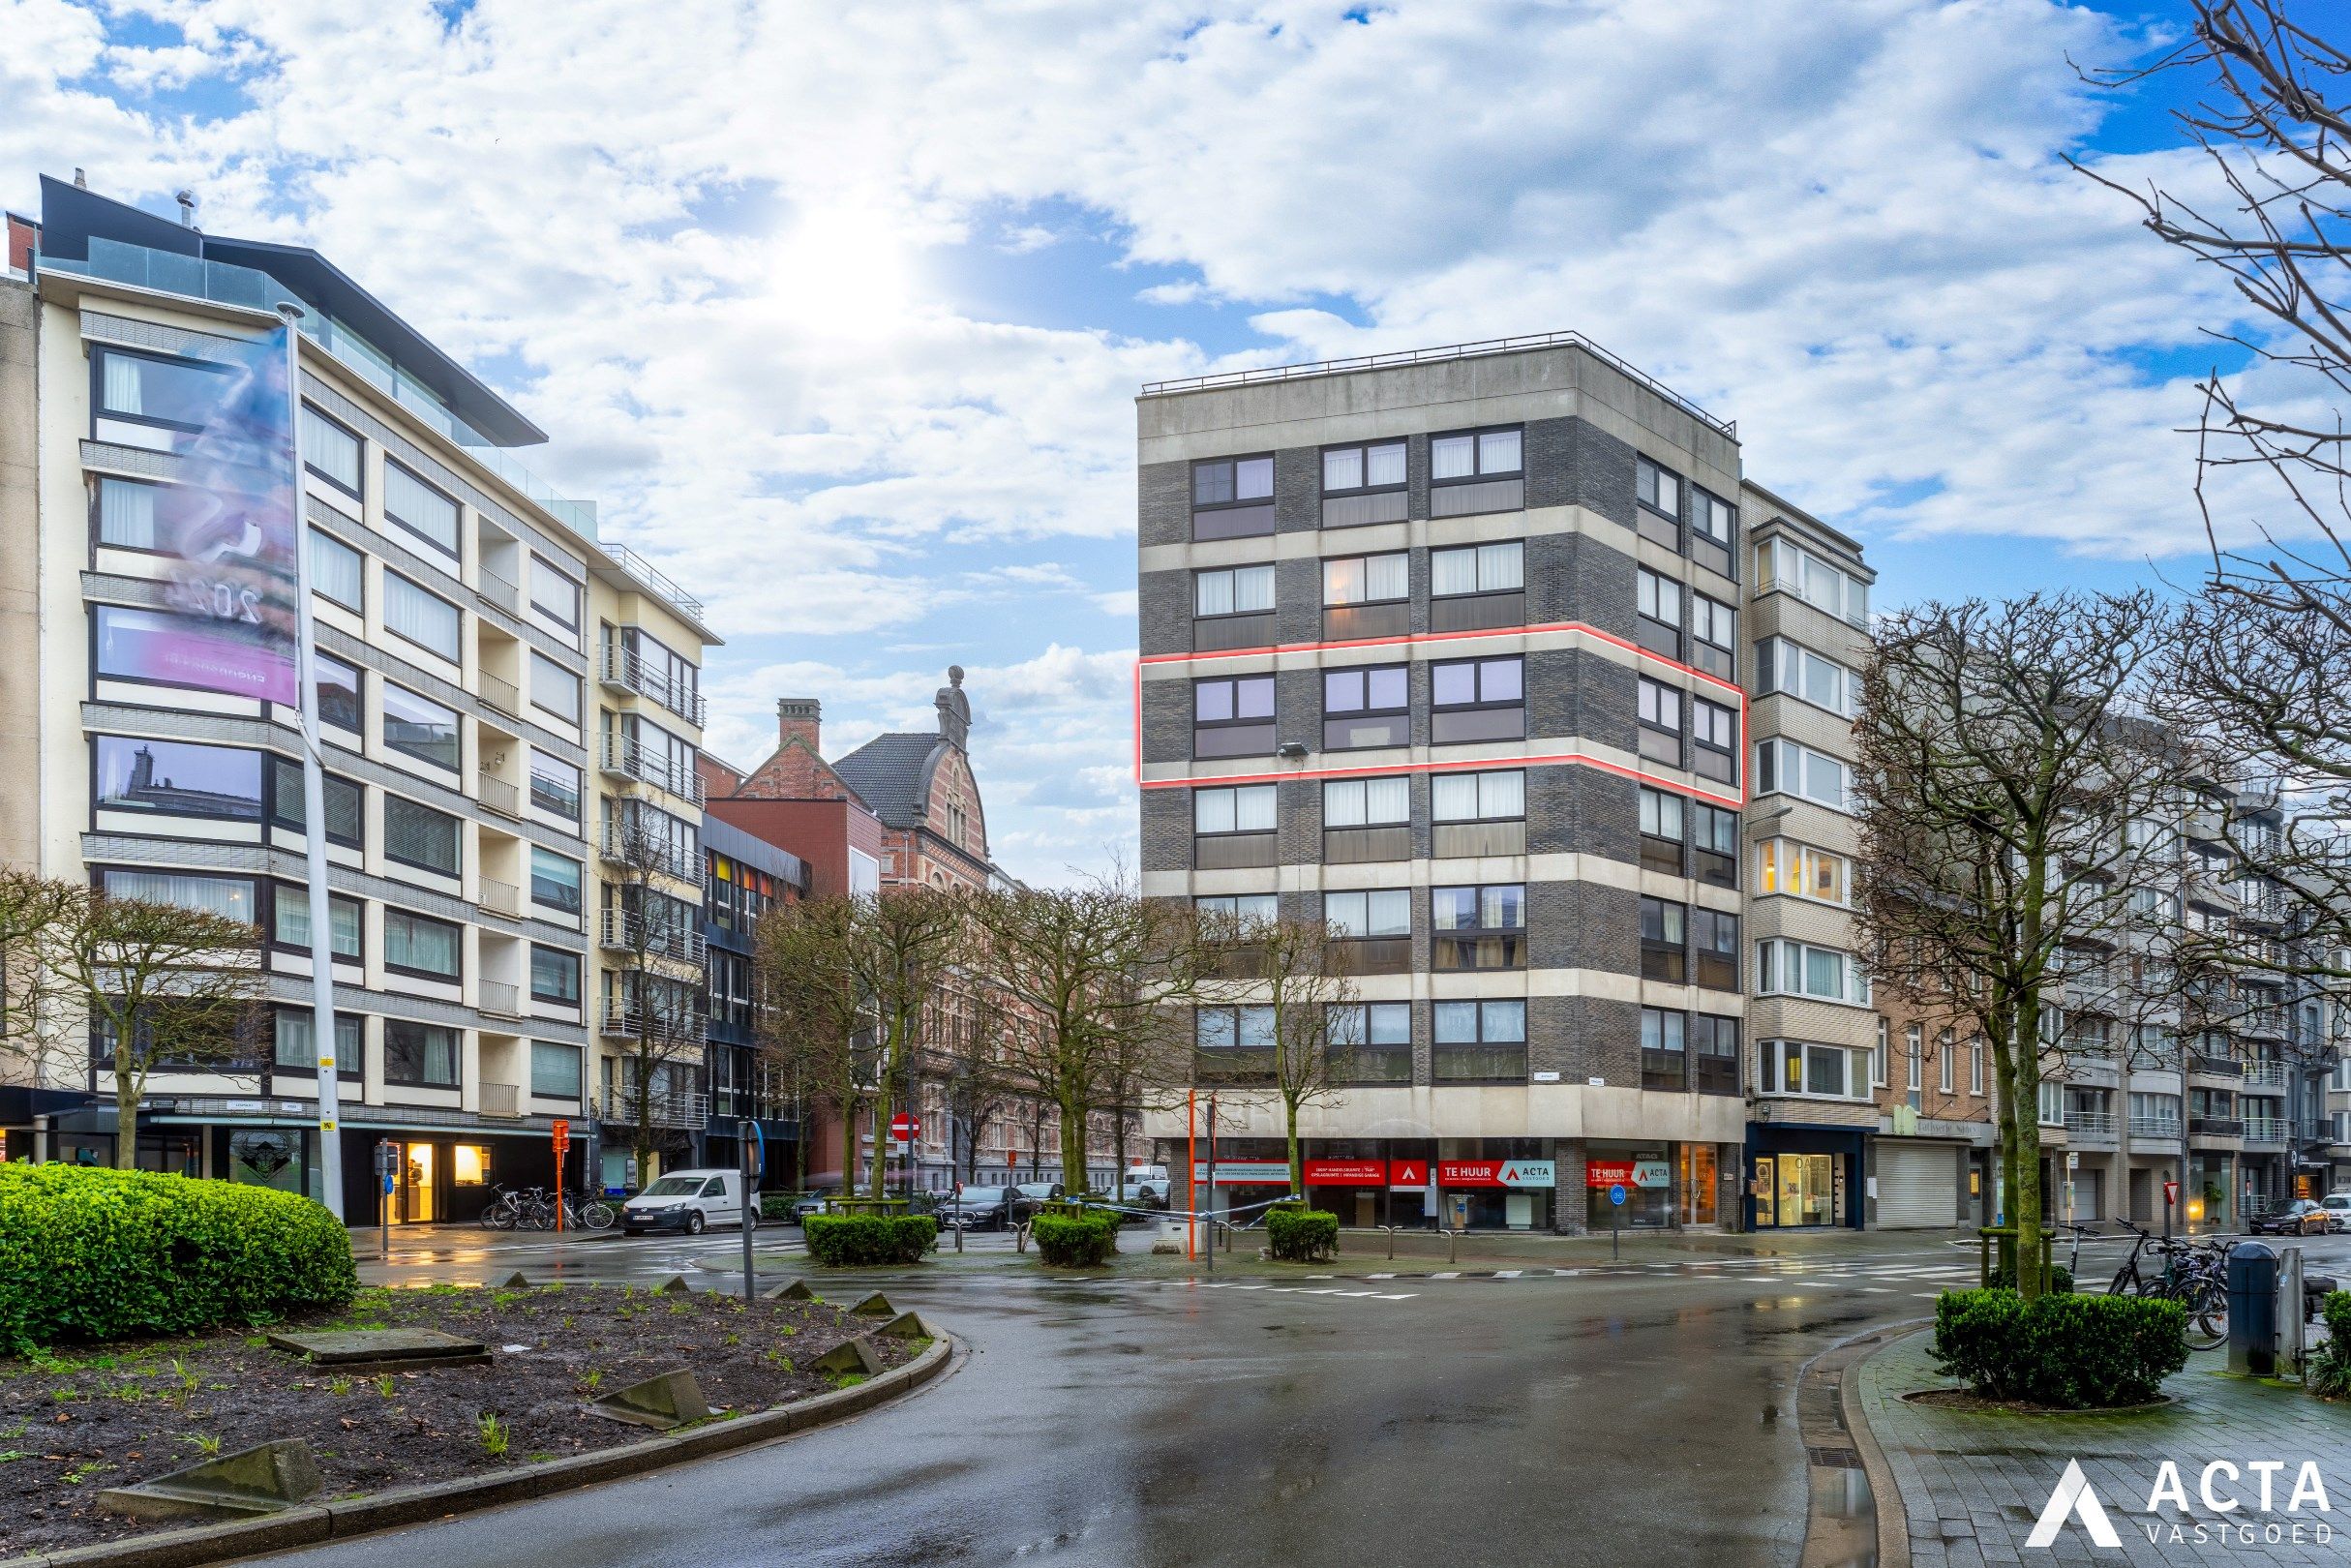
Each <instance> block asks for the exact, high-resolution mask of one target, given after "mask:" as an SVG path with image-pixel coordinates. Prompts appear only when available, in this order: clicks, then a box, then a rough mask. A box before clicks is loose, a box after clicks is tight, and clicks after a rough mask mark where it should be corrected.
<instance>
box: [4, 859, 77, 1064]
mask: <svg viewBox="0 0 2351 1568" xmlns="http://www.w3.org/2000/svg"><path fill="white" fill-rule="evenodd" d="M89 898H90V890H89V888H88V887H87V885H85V884H81V883H73V882H58V881H54V880H52V879H50V878H46V877H41V876H36V875H34V874H33V873H31V872H27V871H0V1055H5V1056H7V1057H9V1058H11V1059H13V1060H14V1061H15V1062H16V1063H17V1064H19V1066H20V1068H21V1070H22V1072H23V1074H24V1076H25V1078H26V1080H27V1081H28V1082H30V1083H31V1084H32V1085H33V1086H34V1087H36V1088H43V1087H61V1086H64V1085H66V1084H68V1083H74V1084H78V1083H79V1082H80V1081H81V1078H82V1073H83V1070H84V1068H85V1067H86V1065H87V1064H88V1062H89V1041H88V1028H89V1017H88V1010H87V1009H86V1008H85V1007H84V1006H83V1005H82V1003H81V1001H80V998H79V997H78V995H77V994H76V993H75V991H74V989H73V988H72V986H70V985H69V984H68V983H67V982H66V973H67V972H66V967H65V964H64V961H63V958H64V952H65V947H64V943H65V939H66V938H67V937H68V936H70V934H71V933H72V932H73V931H75V929H76V928H78V926H79V925H80V924H81V923H82V921H83V920H84V918H85V915H86V906H87V904H88V902H89Z"/></svg>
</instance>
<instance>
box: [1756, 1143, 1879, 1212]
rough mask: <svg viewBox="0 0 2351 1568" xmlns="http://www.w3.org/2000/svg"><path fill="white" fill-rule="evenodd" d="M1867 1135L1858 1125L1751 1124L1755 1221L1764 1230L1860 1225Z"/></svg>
mask: <svg viewBox="0 0 2351 1568" xmlns="http://www.w3.org/2000/svg"><path fill="white" fill-rule="evenodd" d="M1866 1136H1867V1134H1866V1133H1864V1132H1863V1131H1861V1130H1860V1129H1858V1128H1828V1127H1821V1128H1808V1127H1786V1126H1779V1125H1763V1124H1756V1125H1752V1126H1750V1127H1749V1129H1748V1131H1747V1137H1748V1143H1747V1191H1746V1204H1747V1209H1748V1217H1749V1222H1750V1223H1751V1224H1753V1225H1754V1227H1755V1228H1756V1229H1758V1230H1809V1229H1818V1228H1822V1227H1826V1226H1838V1225H1845V1226H1851V1227H1852V1228H1854V1229H1856V1230H1857V1229H1859V1228H1860V1227H1861V1225H1862V1223H1863V1220H1864V1214H1863V1209H1862V1193H1863V1191H1864V1189H1863V1186H1862V1181H1861V1174H1862V1157H1863V1152H1864V1149H1865V1147H1866V1145H1865V1142H1864V1140H1865V1138H1866Z"/></svg>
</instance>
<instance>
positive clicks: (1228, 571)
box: [1191, 560, 1279, 620]
mask: <svg viewBox="0 0 2351 1568" xmlns="http://www.w3.org/2000/svg"><path fill="white" fill-rule="evenodd" d="M1243 572H1262V573H1264V574H1265V584H1266V598H1265V604H1264V606H1263V607H1262V608H1259V609H1251V610H1241V609H1232V610H1203V609H1201V608H1200V588H1201V587H1202V585H1204V584H1205V583H1207V581H1208V580H1209V579H1210V578H1212V577H1222V578H1227V579H1230V580H1231V581H1230V583H1229V585H1228V586H1229V587H1230V588H1231V590H1232V598H1233V603H1234V604H1235V605H1238V604H1239V603H1240V602H1241V593H1240V577H1241V574H1242V573H1243ZM1277 577H1278V574H1277V572H1276V570H1275V565H1274V563H1273V562H1272V561H1270V560H1260V561H1244V562H1241V563H1239V564H1236V565H1232V566H1203V567H1201V568H1200V569H1198V570H1197V571H1195V572H1193V573H1192V574H1191V618H1192V619H1194V620H1230V619H1234V618H1238V617H1242V616H1268V615H1272V614H1273V613H1274V611H1275V609H1276V607H1277V604H1278V602H1279V600H1278V594H1279V588H1278V584H1277Z"/></svg>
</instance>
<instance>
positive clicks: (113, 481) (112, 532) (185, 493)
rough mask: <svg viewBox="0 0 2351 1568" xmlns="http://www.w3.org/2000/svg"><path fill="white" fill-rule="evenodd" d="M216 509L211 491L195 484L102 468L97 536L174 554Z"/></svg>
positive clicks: (106, 541) (111, 542)
mask: <svg viewBox="0 0 2351 1568" xmlns="http://www.w3.org/2000/svg"><path fill="white" fill-rule="evenodd" d="M215 510H216V503H215V502H214V500H213V498H212V497H211V496H209V495H207V494H206V493H205V492H203V491H200V490H192V489H189V488H187V487H185V486H181V485H158V484H149V483H147V482H146V481H144V480H139V479H118V478H116V477H114V476H113V475H112V474H105V475H102V476H101V477H100V478H99V481H98V542H99V543H100V544H102V545H113V546H115V547H117V548H119V549H123V550H158V551H163V552H165V553H166V554H173V555H176V554H177V553H178V551H179V548H180V546H181V543H182V542H183V541H185V540H187V539H190V538H191V537H193V536H194V533H195V530H196V529H197V528H201V527H202V526H203V525H204V524H205V523H206V522H208V521H210V519H211V518H212V516H213V514H214V512H215Z"/></svg>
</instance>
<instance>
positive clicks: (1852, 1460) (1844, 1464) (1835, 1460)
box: [1804, 1447, 1861, 1470]
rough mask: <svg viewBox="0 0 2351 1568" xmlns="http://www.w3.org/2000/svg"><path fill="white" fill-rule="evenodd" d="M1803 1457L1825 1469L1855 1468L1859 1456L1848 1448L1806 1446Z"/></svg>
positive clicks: (1859, 1462) (1857, 1466) (1859, 1463)
mask: <svg viewBox="0 0 2351 1568" xmlns="http://www.w3.org/2000/svg"><path fill="white" fill-rule="evenodd" d="M1804 1457H1805V1458H1806V1459H1808V1460H1810V1461H1811V1462H1813V1463H1815V1464H1817V1465H1819V1466H1821V1467H1822V1468H1823V1469H1826V1470H1857V1469H1859V1468H1861V1456H1860V1454H1859V1453H1858V1452H1856V1451H1855V1450H1854V1449H1850V1448H1810V1447H1808V1448H1806V1449H1805V1450H1804Z"/></svg>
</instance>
